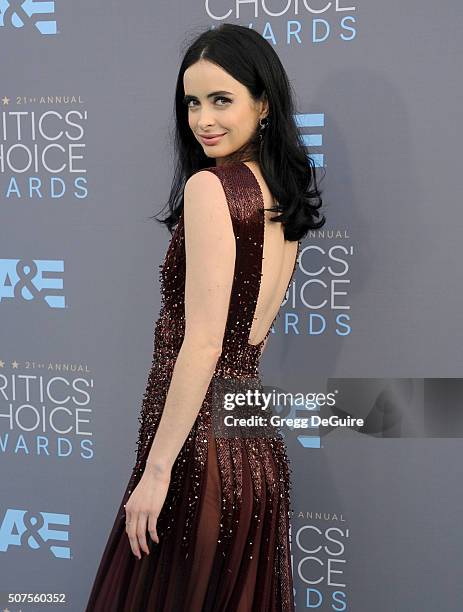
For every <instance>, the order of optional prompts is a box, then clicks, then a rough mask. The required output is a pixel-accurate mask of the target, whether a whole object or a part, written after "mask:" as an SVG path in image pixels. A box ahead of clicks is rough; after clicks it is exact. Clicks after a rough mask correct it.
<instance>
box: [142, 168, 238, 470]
mask: <svg viewBox="0 0 463 612" xmlns="http://www.w3.org/2000/svg"><path fill="white" fill-rule="evenodd" d="M184 227H185V253H186V281H185V335H184V340H183V343H182V346H181V349H180V351H179V354H178V356H177V360H176V362H175V366H174V369H173V374H172V379H171V383H170V387H169V391H168V394H167V398H166V402H165V406H164V411H163V414H162V418H161V420H160V422H159V426H158V430H157V432H156V436H155V438H154V440H153V444H152V447H151V450H150V453H149V455H148V459H147V466H146V469H145V471H146V470H149V471H151V472H153V473H156V474H161V475H162V474H166V473H167V474H170V471H171V468H172V465H173V463H174V461H175V459H176V458H177V455H178V453H179V452H180V450H181V448H182V446H183V444H184V442H185V440H186V438H187V437H188V434H189V432H190V430H191V428H192V426H193V424H194V422H195V420H196V417H197V415H198V412H199V410H200V408H201V405H202V403H203V400H204V397H205V395H206V392H207V389H208V387H209V384H210V382H211V379H212V375H213V373H214V370H215V367H216V364H217V361H218V359H219V357H220V354H221V352H222V342H223V337H224V332H225V326H226V323H227V317H228V310H229V305H230V296H231V289H232V285H233V276H234V269H235V257H236V243H235V237H234V233H233V226H232V221H231V217H230V212H229V208H228V203H227V201H226V198H225V193H224V190H223V188H222V185H221V182H220V179H219V178H218V177H217V176H216V175H215V174H213V173H212V172H208V171H200V172H197V173H196V174H194V175H193V176H191V177H190V178H189V179H188V181H187V182H186V184H185V191H184Z"/></svg>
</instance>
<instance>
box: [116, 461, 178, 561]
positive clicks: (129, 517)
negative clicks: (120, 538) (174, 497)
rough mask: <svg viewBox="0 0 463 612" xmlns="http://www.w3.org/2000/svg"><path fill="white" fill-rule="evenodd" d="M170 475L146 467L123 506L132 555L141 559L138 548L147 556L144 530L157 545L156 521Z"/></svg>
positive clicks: (147, 549) (165, 494)
mask: <svg viewBox="0 0 463 612" xmlns="http://www.w3.org/2000/svg"><path fill="white" fill-rule="evenodd" d="M169 483H170V474H167V473H165V474H160V473H159V472H157V471H153V470H152V469H150V467H149V466H148V465H147V467H146V468H145V471H144V472H143V476H142V477H141V479H140V482H139V483H138V485H137V486H136V487H135V489H134V490H133V492H132V494H131V495H130V497H129V500H128V502H127V503H126V504H125V515H126V523H125V525H126V527H125V531H126V533H127V535H128V537H129V542H130V546H131V548H132V552H133V554H134V555H135V556H136V557H138V559H141V552H140V548H141V549H142V550H144V551H145V553H146V554H147V555H149V548H148V544H147V543H146V530H147V529H148V531H149V533H150V536H151V539H152V540H153V541H154V542H156V543H157V544H159V537H158V534H157V526H156V523H157V520H158V516H159V513H160V512H161V509H162V506H163V505H164V501H165V499H166V496H167V491H168V489H169Z"/></svg>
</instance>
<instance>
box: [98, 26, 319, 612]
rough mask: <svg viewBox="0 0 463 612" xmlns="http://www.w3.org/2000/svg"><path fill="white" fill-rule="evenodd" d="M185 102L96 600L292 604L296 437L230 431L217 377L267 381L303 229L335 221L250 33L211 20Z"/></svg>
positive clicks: (253, 607) (277, 80)
mask: <svg viewBox="0 0 463 612" xmlns="http://www.w3.org/2000/svg"><path fill="white" fill-rule="evenodd" d="M175 99H176V107H175V110H176V118H177V131H176V139H175V145H176V151H177V160H178V161H177V169H176V175H175V178H174V182H173V186H172V191H171V195H170V200H169V214H168V216H166V217H165V218H164V219H163V220H162V223H165V224H166V225H167V227H168V228H169V230H170V231H171V232H173V235H172V239H171V242H170V244H169V248H168V250H167V253H166V257H165V261H164V263H163V265H162V269H161V272H160V277H161V292H162V307H161V312H160V315H159V319H158V321H157V323H156V326H155V333H154V355H153V363H152V367H151V370H150V373H149V377H148V384H147V388H146V392H145V395H144V399H143V405H142V410H141V414H140V419H139V420H140V430H139V438H138V443H137V462H136V465H135V467H134V469H133V473H132V476H131V478H130V481H129V484H128V486H127V489H126V491H125V494H124V496H123V500H122V502H121V505H120V508H119V512H118V516H117V518H116V521H115V523H114V526H113V528H112V531H111V534H110V536H109V540H108V542H107V545H106V548H105V551H104V554H103V557H102V559H101V562H100V566H99V569H98V573H97V576H96V578H95V582H94V585H93V590H92V593H91V595H90V599H89V602H88V606H87V612H90V611H103V610H108V611H111V612H116V611H123V612H129V611H130V612H135V611H143V610H153V611H156V612H161V611H164V612H183V611H185V612H186V611H188V612H200V611H203V612H204V611H211V612H212V611H214V612H215V611H216V612H226V611H228V612H237V611H238V612H251V611H265V612H270V611H275V612H276V611H289V610H293V609H294V597H293V582H292V573H291V558H290V546H289V512H290V507H289V504H290V494H289V490H290V470H289V465H288V458H287V455H286V450H285V446H284V442H283V439H282V437H281V435H280V433H279V432H277V431H276V430H273V431H272V432H270V433H269V431H268V428H267V430H264V428H263V429H262V432H259V431H258V428H257V430H253V431H252V434H250V433H249V431H244V429H234V430H232V431H231V433H230V432H228V431H226V428H225V427H224V426H223V423H222V424H221V423H220V419H218V418H217V415H218V411H219V405H218V403H217V402H216V401H215V400H214V398H215V397H216V396H215V395H213V390H214V389H215V390H217V388H220V384H221V383H222V384H223V382H224V381H228V382H230V381H232V382H234V383H236V384H240V385H244V386H246V385H247V384H248V383H249V384H251V383H252V381H254V382H255V381H256V380H257V381H258V382H259V380H260V379H259V372H258V367H259V360H260V357H261V354H262V351H263V348H264V346H265V343H266V341H267V338H268V335H269V333H270V328H271V325H272V323H273V321H274V320H275V318H276V316H277V314H278V310H279V307H280V305H281V302H282V300H283V299H284V296H285V293H286V291H287V288H288V286H289V284H290V282H291V279H292V276H293V273H294V270H295V267H296V262H297V256H298V249H299V241H300V239H301V238H302V237H303V236H304V235H305V234H306V233H307V231H308V230H309V229H311V228H317V227H321V225H323V223H324V221H325V219H324V217H322V218H321V220H319V221H315V219H314V218H315V217H318V216H319V212H318V211H317V209H318V208H319V207H320V205H321V198H320V192H319V190H318V189H317V185H316V180H315V173H314V168H313V166H312V165H311V164H313V162H312V161H311V160H310V159H308V158H307V155H306V153H305V151H304V148H303V146H302V143H301V140H300V139H299V136H298V132H297V129H296V126H295V123H294V118H293V112H294V111H293V102H292V98H291V93H290V86H289V84H288V79H287V76H286V74H285V71H284V69H283V67H282V65H281V63H280V61H279V59H278V57H277V55H276V54H275V52H274V50H273V49H272V47H271V46H270V45H269V44H268V43H267V42H266V41H265V40H264V39H263V38H262V37H261V36H260V35H259V34H257V33H256V32H254V31H253V30H251V29H248V28H245V27H243V26H238V25H229V24H224V25H222V26H220V27H219V28H217V29H213V30H208V31H206V32H204V33H202V34H201V35H200V36H199V37H198V38H197V39H196V40H195V41H194V42H193V43H192V44H191V46H190V47H189V49H188V50H187V52H186V54H185V57H184V59H183V62H182V65H181V68H180V73H179V76H178V81H177V89H176V98H175ZM213 162H215V163H213ZM185 179H187V180H186V183H185ZM312 184H313V187H312V189H311V190H310V189H309V188H310V186H311V185H312ZM312 199H315V200H316V202H315V203H311V200H312ZM275 201H277V202H278V203H279V204H278V205H274V206H272V204H274V202H275ZM264 209H265V210H264ZM277 213H279V214H277ZM174 228H175V230H174ZM147 532H148V535H147Z"/></svg>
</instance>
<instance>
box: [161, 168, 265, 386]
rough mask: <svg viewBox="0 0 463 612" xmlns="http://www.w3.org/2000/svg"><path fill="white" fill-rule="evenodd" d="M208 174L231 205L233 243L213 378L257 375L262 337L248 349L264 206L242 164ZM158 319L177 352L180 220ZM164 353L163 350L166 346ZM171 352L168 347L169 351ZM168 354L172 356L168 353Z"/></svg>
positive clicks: (181, 316) (164, 272)
mask: <svg viewBox="0 0 463 612" xmlns="http://www.w3.org/2000/svg"><path fill="white" fill-rule="evenodd" d="M206 170H208V171H210V172H213V173H214V174H216V175H218V176H219V177H220V179H221V182H222V186H223V188H224V191H225V195H226V198H227V202H228V205H229V210H230V216H231V220H232V225H233V232H234V235H235V239H236V261H235V274H234V279H233V286H232V291H231V298H230V309H229V313H228V320H227V324H226V328H225V335H224V340H223V351H222V354H221V356H220V359H219V362H218V364H217V368H216V371H215V376H225V375H227V374H228V375H231V376H235V375H236V376H243V375H248V376H257V373H258V366H259V358H260V355H261V352H262V347H263V344H264V343H265V340H266V338H267V336H268V335H269V334H270V329H269V330H268V332H267V335H266V337H265V338H264V339H263V340H262V342H260V343H259V344H256V345H251V344H249V342H248V340H249V332H250V329H251V325H252V321H253V317H254V313H255V309H256V304H257V298H258V295H259V289H260V279H261V276H262V250H263V245H264V227H265V226H264V201H263V196H262V192H261V189H260V186H259V184H258V182H257V179H256V178H255V176H254V174H253V172H252V170H251V169H250V168H249V167H248V166H247V165H246V164H244V163H242V162H237V163H234V164H230V165H227V166H213V167H210V168H207V169H206ZM160 278H161V292H162V300H163V308H162V315H163V317H164V318H165V323H166V324H170V325H171V330H172V342H173V344H174V345H175V349H179V348H180V346H181V343H182V339H183V333H184V329H185V237H184V225H183V213H182V214H181V216H180V219H179V222H178V224H177V226H176V229H175V231H174V234H173V236H172V240H171V243H170V245H169V248H168V250H167V253H166V258H165V261H164V263H163V264H162V266H161V272H160ZM166 348H167V347H166ZM173 348H174V347H173V346H171V347H170V350H171V351H172V349H173ZM171 354H172V353H171Z"/></svg>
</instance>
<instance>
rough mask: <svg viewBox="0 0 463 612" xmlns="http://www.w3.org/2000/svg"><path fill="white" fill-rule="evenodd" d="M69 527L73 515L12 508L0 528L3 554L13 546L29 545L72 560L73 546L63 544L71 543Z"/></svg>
mask: <svg viewBox="0 0 463 612" xmlns="http://www.w3.org/2000/svg"><path fill="white" fill-rule="evenodd" d="M69 525H70V516H69V514H57V513H55V512H38V513H34V512H29V511H28V510H18V509H16V508H8V510H7V511H6V512H5V516H4V518H3V522H2V524H1V526H0V552H7V551H8V548H9V547H10V546H21V547H23V546H27V547H29V548H33V549H34V550H36V549H39V548H46V549H49V550H50V551H51V552H52V553H53V555H54V556H55V557H57V558H58V559H70V558H71V549H70V547H69V546H64V545H63V544H62V542H69V530H68V527H69ZM60 527H61V529H60Z"/></svg>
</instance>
